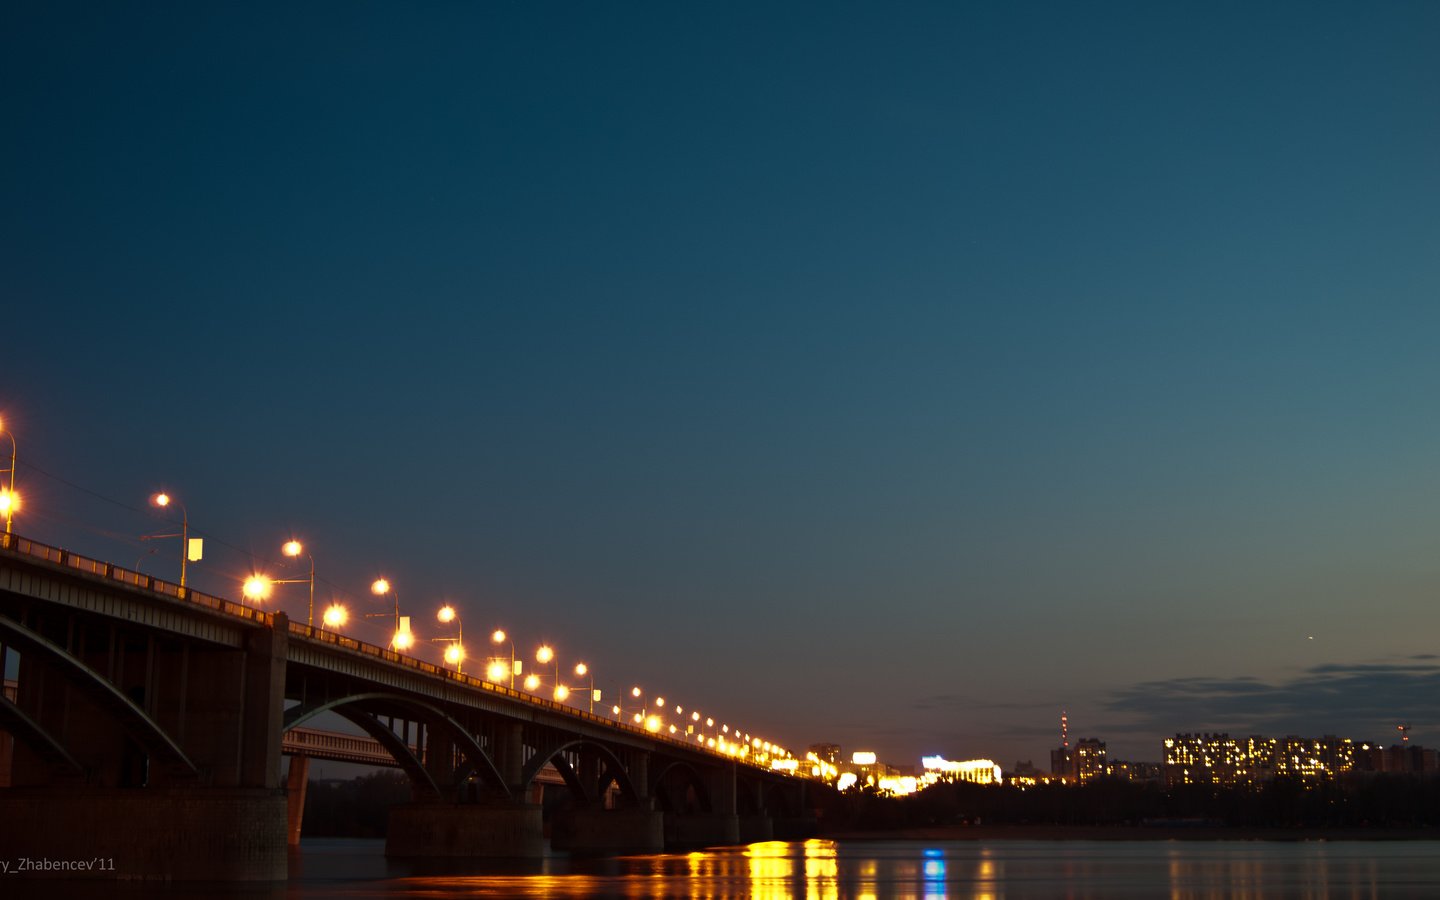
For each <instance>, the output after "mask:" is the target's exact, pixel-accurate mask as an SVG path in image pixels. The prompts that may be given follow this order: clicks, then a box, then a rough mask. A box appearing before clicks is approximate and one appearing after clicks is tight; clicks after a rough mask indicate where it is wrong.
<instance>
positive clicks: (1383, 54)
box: [0, 2, 1440, 768]
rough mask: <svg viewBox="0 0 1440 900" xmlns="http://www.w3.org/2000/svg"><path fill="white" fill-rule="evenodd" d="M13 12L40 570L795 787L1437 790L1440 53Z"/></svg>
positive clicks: (1242, 41) (1214, 23)
mask: <svg viewBox="0 0 1440 900" xmlns="http://www.w3.org/2000/svg"><path fill="white" fill-rule="evenodd" d="M777 6H778V7H779V8H777ZM3 19H4V26H3V28H0V101H3V111H4V119H5V122H6V128H5V130H4V135H3V138H0V279H3V280H0V291H3V298H4V300H3V309H4V312H3V316H0V333H3V335H4V339H3V342H0V416H3V421H4V423H5V427H6V429H7V431H8V432H9V433H10V434H12V435H13V436H14V438H15V440H16V443H17V450H18V457H17V458H18V466H17V472H16V479H17V489H18V490H19V491H20V493H21V495H22V498H23V502H24V506H23V507H22V509H21V511H20V512H19V513H18V515H17V517H16V520H15V530H16V531H17V532H19V533H21V534H23V535H26V536H29V537H33V538H35V539H37V540H41V541H44V542H47V543H52V544H56V545H59V546H63V547H66V548H68V549H71V550H74V551H76V552H81V553H87V554H91V555H96V556H99V557H102V558H105V559H108V560H110V561H113V562H116V563H119V564H122V565H129V564H137V565H138V566H139V567H140V568H142V569H143V570H145V571H147V572H150V573H152V574H155V575H157V576H160V577H169V578H175V577H177V576H178V571H177V570H178V562H179V560H178V556H179V552H178V542H177V541H174V540H173V539H155V540H141V539H140V538H141V536H142V535H146V534H155V533H163V532H165V531H166V530H167V524H166V522H165V521H164V519H163V518H162V517H161V516H159V515H158V514H157V513H155V512H154V511H153V510H150V509H149V508H148V507H147V506H146V497H147V496H149V495H150V494H151V493H152V492H154V491H156V490H159V489H165V490H167V491H169V492H170V493H171V494H173V495H174V496H175V497H176V498H177V499H178V500H179V501H180V502H181V503H182V504H183V505H184V507H185V510H186V516H187V517H188V522H189V526H190V527H191V528H192V529H194V531H195V533H196V534H199V535H202V536H204V537H205V539H206V541H207V545H206V556H205V559H204V560H202V561H201V562H199V563H195V564H193V566H192V567H191V569H190V573H189V574H190V578H191V582H192V584H193V585H194V586H195V587H196V588H198V589H200V590H204V591H209V592H212V593H216V594H223V595H227V596H235V595H237V593H238V585H239V581H240V580H241V578H242V577H243V576H244V575H245V574H246V573H247V572H248V571H250V570H251V569H252V568H255V567H260V568H264V569H265V570H266V571H268V572H269V573H270V574H271V575H272V576H274V577H296V576H297V574H298V572H297V570H295V569H294V568H291V569H285V568H282V567H281V565H280V563H281V562H283V557H281V556H280V553H279V545H280V543H281V542H282V541H283V540H285V539H287V538H289V537H291V536H295V537H298V538H299V539H301V540H302V541H304V542H305V544H306V546H307V549H308V551H309V552H310V553H311V554H312V555H313V557H314V561H315V568H316V574H317V578H318V579H319V586H318V588H317V596H318V597H319V598H320V602H322V603H324V602H327V601H328V600H329V599H330V598H331V596H332V595H333V596H336V597H341V598H344V599H346V601H347V602H348V603H350V604H351V607H352V612H353V613H359V612H384V611H385V609H387V608H388V607H387V605H386V604H387V603H388V602H389V601H381V600H376V599H374V598H372V597H370V595H369V594H368V591H367V585H368V584H369V583H370V581H371V579H373V578H374V577H376V576H377V575H384V576H385V577H387V578H388V579H389V580H390V581H391V582H392V583H393V584H394V586H395V591H396V595H397V597H398V602H399V605H400V606H401V612H402V613H406V614H409V615H412V616H413V618H414V622H415V625H414V627H415V630H416V632H417V633H418V634H419V635H420V636H422V637H441V638H443V637H445V636H447V635H448V634H450V631H449V630H448V628H447V627H446V626H441V625H440V624H439V623H436V622H434V621H433V611H434V610H435V609H437V608H438V607H439V606H440V605H441V604H442V603H443V602H446V601H448V602H450V603H453V604H454V605H455V606H456V608H457V609H458V610H459V611H460V617H461V625H462V627H463V628H464V629H465V635H466V642H467V645H469V646H470V648H471V654H472V656H476V655H483V654H484V653H485V652H486V649H485V647H484V644H485V643H486V641H485V637H484V636H485V635H486V634H488V633H489V631H490V630H491V629H492V628H494V627H497V626H501V627H504V628H506V629H507V630H508V631H509V632H510V633H511V634H512V635H513V636H514V638H515V644H516V650H517V652H518V653H519V654H520V655H522V656H526V655H527V654H529V653H530V652H532V650H533V648H534V647H535V646H537V645H538V644H540V643H541V642H542V641H547V642H549V643H551V644H552V645H553V646H554V647H555V648H556V650H557V652H558V654H559V659H560V660H561V663H562V664H563V665H564V666H566V667H568V666H569V665H570V664H571V663H572V661H580V660H583V661H585V662H587V663H588V664H589V666H590V667H591V669H592V670H593V672H594V673H595V686H596V687H598V688H600V689H601V690H602V691H603V692H604V700H605V705H606V706H608V705H609V703H610V701H611V700H612V699H613V698H614V697H615V696H616V695H617V693H619V692H622V691H628V688H629V687H630V686H631V685H640V686H642V687H643V688H644V690H645V691H646V692H647V694H648V695H650V696H653V695H654V694H655V693H657V692H658V693H663V694H664V695H666V696H667V697H668V698H673V699H672V702H677V703H681V704H684V705H685V706H686V707H687V709H699V710H702V711H704V712H706V713H707V714H710V713H712V712H713V714H714V715H715V716H716V718H717V719H721V720H728V721H730V722H733V723H734V724H735V725H736V726H737V727H742V728H745V729H746V730H747V731H750V732H752V733H755V734H763V735H765V736H766V737H767V738H770V739H773V740H776V741H777V742H780V743H782V744H784V745H785V746H787V747H790V748H792V749H797V750H803V749H804V748H805V747H806V746H808V745H809V744H812V743H818V742H834V743H839V744H840V745H842V747H843V748H845V752H847V753H848V752H849V751H851V750H855V749H873V750H876V751H877V752H879V753H880V755H881V757H882V758H884V759H887V760H889V761H891V762H894V763H899V764H905V765H914V764H915V763H917V762H918V759H919V757H920V756H921V755H925V754H942V755H945V756H948V757H950V758H957V759H958V758H973V757H988V758H993V759H996V760H997V761H999V762H1000V763H1001V764H1002V765H1003V766H1005V767H1007V768H1008V767H1010V766H1011V765H1012V764H1013V762H1014V761H1016V760H1026V759H1028V760H1034V761H1035V762H1036V763H1037V765H1040V766H1042V767H1044V766H1045V765H1047V764H1048V751H1049V749H1050V748H1052V747H1053V746H1055V745H1056V744H1058V742H1059V719H1060V715H1061V712H1062V711H1067V712H1068V715H1069V721H1070V726H1071V738H1072V740H1073V739H1074V738H1077V737H1098V738H1101V739H1103V740H1106V741H1107V742H1108V744H1109V748H1110V755H1111V756H1112V757H1119V758H1124V759H1132V760H1152V761H1154V760H1158V759H1159V758H1160V756H1161V750H1160V741H1161V740H1162V739H1163V738H1164V737H1165V736H1167V735H1173V734H1174V733H1176V732H1196V731H1230V732H1232V733H1241V734H1251V733H1260V734H1270V735H1283V734H1300V735H1307V736H1318V735H1320V734H1337V735H1341V736H1347V737H1352V738H1356V739H1365V740H1381V741H1386V742H1389V741H1390V740H1392V739H1393V737H1394V736H1395V734H1396V732H1395V726H1396V725H1397V724H1399V723H1401V722H1407V723H1410V724H1412V726H1413V731H1412V733H1411V734H1412V740H1414V741H1418V742H1420V743H1423V744H1428V745H1430V746H1434V745H1435V744H1437V743H1440V657H1437V655H1436V654H1437V653H1440V649H1437V643H1436V638H1437V633H1440V606H1437V603H1436V595H1437V589H1440V553H1437V550H1440V515H1437V512H1436V510H1437V509H1440V467H1437V466H1440V462H1437V461H1440V419H1437V417H1436V416H1435V415H1434V398H1435V397H1436V396H1437V390H1440V354H1437V353H1436V352H1435V336H1436V334H1437V333H1440V295H1437V293H1436V285H1437V284H1440V163H1437V160H1440V104H1437V103H1436V102H1435V89H1436V85H1437V84H1440V57H1437V55H1436V54H1435V52H1434V48H1435V46H1436V44H1437V40H1440V5H1437V4H1434V3H1430V2H1380V3H1374V2H1365V3H1359V2H1356V3H1337V2H1296V3H1290V2H1273V3H1265V4H1253V3H1238V2H1237V3H1230V2H1220V3H1178V2H1177V3H1166V4H1155V3H1138V2H1137V3H1105V2H1101V3H1090V4H1072V3H1043V2H1029V3H1013V4H950V3H935V4H929V3H908V4H899V5H897V4H878V3H874V4H864V3H826V4H803V3H802V4H783V5H776V4H751V3H727V4H674V3H643V2H639V3H623V4H621V3H610V4H598V3H573V4H555V3H498V2H496V3H473V4H472V3H407V4H386V3H366V2H343V3H342V2H332V3H312V4H302V5H296V4H263V3H247V4H233V5H231V4H223V5H222V4H190V3H137V4H112V3H81V4H75V3H66V2H53V3H52V2H46V3H35V2H24V3H12V4H10V5H9V6H8V7H7V8H6V10H5V12H4V13H3ZM3 443H4V442H3V440H0V445H3ZM267 605H268V607H269V608H276V609H283V610H285V611H287V612H288V613H289V614H290V615H291V616H292V617H298V618H302V619H303V617H304V615H305V614H306V609H305V590H304V588H303V587H300V588H298V589H297V588H296V587H294V586H284V587H282V588H280V589H277V592H276V595H275V597H274V598H272V600H271V601H269V602H268V604H267ZM354 621H355V624H354V625H353V626H352V629H351V630H352V631H353V633H355V634H356V636H358V637H362V638H365V639H368V640H372V641H374V642H376V643H384V642H385V640H386V639H387V635H386V634H384V633H383V632H382V629H381V625H380V622H382V621H383V619H376V620H369V621H366V620H364V619H362V618H359V617H358V615H357V617H356V619H355V620H354ZM440 647H441V644H438V643H430V642H425V643H423V644H422V646H421V648H420V650H419V651H418V652H419V653H420V654H421V655H429V656H433V657H434V658H435V659H438V656H439V652H440Z"/></svg>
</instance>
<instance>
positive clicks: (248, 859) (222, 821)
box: [0, 787, 288, 881]
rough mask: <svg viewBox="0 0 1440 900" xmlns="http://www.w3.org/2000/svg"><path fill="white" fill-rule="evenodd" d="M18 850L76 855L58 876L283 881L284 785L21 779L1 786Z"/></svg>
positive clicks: (9, 840) (14, 854)
mask: <svg viewBox="0 0 1440 900" xmlns="http://www.w3.org/2000/svg"><path fill="white" fill-rule="evenodd" d="M0 847H3V848H4V853H5V855H6V856H7V857H9V858H10V859H11V860H15V859H19V858H22V857H29V858H30V859H37V860H38V859H46V860H67V861H74V862H78V863H81V864H85V865H88V866H89V867H88V868H84V869H76V868H72V869H68V870H66V871H57V872H42V873H35V874H38V875H43V876H45V877H54V878H86V879H104V880H127V881H134V880H166V881H283V880H285V877H286V875H287V866H288V861H287V859H286V854H285V795H284V793H283V792H282V791H279V790H275V789H257V788H215V787H165V788H161V787H157V788H103V787H84V788H55V787H43V788H40V787H23V788H20V787H12V788H7V789H6V790H4V791H0Z"/></svg>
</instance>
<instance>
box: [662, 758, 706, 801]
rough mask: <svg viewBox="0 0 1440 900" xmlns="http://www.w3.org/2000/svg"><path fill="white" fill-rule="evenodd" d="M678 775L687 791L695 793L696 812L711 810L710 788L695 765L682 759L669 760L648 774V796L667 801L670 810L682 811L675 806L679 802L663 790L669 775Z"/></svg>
mask: <svg viewBox="0 0 1440 900" xmlns="http://www.w3.org/2000/svg"><path fill="white" fill-rule="evenodd" d="M672 774H673V775H676V776H678V779H677V780H678V781H679V782H680V783H681V784H683V785H684V786H685V789H686V791H687V792H693V793H694V795H695V805H696V807H698V809H697V811H698V812H707V813H708V812H713V811H714V810H715V805H714V803H713V802H712V801H711V797H710V789H709V787H707V786H706V784H705V779H704V778H702V777H700V773H699V772H698V771H696V769H695V767H694V766H692V765H690V763H688V762H684V761H683V760H678V759H674V760H670V761H669V762H667V763H666V764H665V765H663V766H660V767H658V768H657V769H656V770H655V772H654V773H653V774H652V775H651V776H650V796H651V797H655V798H657V799H660V800H663V801H667V802H668V803H669V805H670V806H671V807H672V808H671V810H670V811H671V812H682V811H683V810H681V809H679V808H677V807H678V806H679V805H680V804H677V803H675V802H674V798H673V797H672V796H671V795H670V794H669V792H668V791H666V790H665V782H666V780H667V779H668V778H670V776H671V775H672Z"/></svg>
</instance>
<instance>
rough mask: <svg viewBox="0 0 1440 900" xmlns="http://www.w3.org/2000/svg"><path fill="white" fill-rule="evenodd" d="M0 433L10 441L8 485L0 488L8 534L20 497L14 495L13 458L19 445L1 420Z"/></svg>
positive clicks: (13, 434)
mask: <svg viewBox="0 0 1440 900" xmlns="http://www.w3.org/2000/svg"><path fill="white" fill-rule="evenodd" d="M0 432H3V433H4V434H5V436H6V437H8V438H9V439H10V468H9V470H8V471H9V473H10V484H9V486H7V487H3V488H0V512H4V513H5V533H6V534H10V526H11V523H12V520H13V519H14V517H15V510H17V509H19V508H20V495H19V494H17V493H15V457H16V455H17V454H18V453H19V445H18V444H16V443H15V433H14V432H12V431H9V430H7V429H6V428H5V421H4V420H3V419H0Z"/></svg>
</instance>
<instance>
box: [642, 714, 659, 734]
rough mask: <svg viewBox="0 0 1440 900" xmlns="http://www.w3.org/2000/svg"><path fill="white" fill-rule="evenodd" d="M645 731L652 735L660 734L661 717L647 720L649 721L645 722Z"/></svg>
mask: <svg viewBox="0 0 1440 900" xmlns="http://www.w3.org/2000/svg"><path fill="white" fill-rule="evenodd" d="M645 730H646V731H648V732H650V733H651V734H655V733H657V732H659V731H660V717H659V716H650V717H649V718H647V719H646V720H645Z"/></svg>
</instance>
